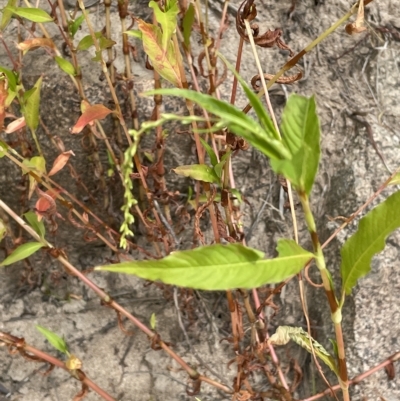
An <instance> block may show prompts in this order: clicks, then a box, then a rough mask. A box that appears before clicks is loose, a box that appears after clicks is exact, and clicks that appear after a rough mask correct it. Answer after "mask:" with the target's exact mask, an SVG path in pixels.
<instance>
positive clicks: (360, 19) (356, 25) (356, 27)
mask: <svg viewBox="0 0 400 401" xmlns="http://www.w3.org/2000/svg"><path fill="white" fill-rule="evenodd" d="M366 29H367V28H366V27H365V26H364V0H360V2H359V5H358V12H357V18H356V20H355V22H353V23H352V24H347V25H346V28H345V30H346V33H348V34H349V35H355V34H357V33H361V32H363V31H365V30H366Z"/></svg>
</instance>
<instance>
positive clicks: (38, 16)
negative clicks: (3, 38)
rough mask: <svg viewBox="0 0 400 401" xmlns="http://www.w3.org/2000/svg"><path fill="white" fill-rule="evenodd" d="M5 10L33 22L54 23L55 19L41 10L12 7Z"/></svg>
mask: <svg viewBox="0 0 400 401" xmlns="http://www.w3.org/2000/svg"><path fill="white" fill-rule="evenodd" d="M4 10H6V11H9V12H11V13H13V14H15V15H18V16H19V17H21V18H25V19H27V20H29V21H32V22H39V23H43V22H53V18H51V17H50V15H49V14H48V13H47V12H46V11H44V10H42V9H40V8H33V7H32V8H26V7H11V6H7V7H6V8H5V9H4Z"/></svg>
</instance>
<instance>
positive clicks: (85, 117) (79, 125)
mask: <svg viewBox="0 0 400 401" xmlns="http://www.w3.org/2000/svg"><path fill="white" fill-rule="evenodd" d="M82 107H83V108H84V109H85V110H84V112H83V114H82V115H81V116H80V117H79V119H78V121H77V122H76V124H75V125H74V127H73V128H72V129H71V134H79V133H80V132H81V131H82V130H83V129H84V128H85V127H86V125H88V124H93V123H94V120H102V119H103V118H105V117H107V116H108V115H109V114H110V113H112V111H111V110H110V109H107V107H105V106H103V105H102V104H94V105H93V106H88V107H86V106H85V107H84V106H83V105H82Z"/></svg>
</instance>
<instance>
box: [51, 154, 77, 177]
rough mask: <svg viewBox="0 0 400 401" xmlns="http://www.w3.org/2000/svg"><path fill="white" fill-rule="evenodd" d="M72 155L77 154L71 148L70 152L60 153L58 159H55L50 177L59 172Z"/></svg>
mask: <svg viewBox="0 0 400 401" xmlns="http://www.w3.org/2000/svg"><path fill="white" fill-rule="evenodd" d="M71 155H72V156H75V153H74V152H73V151H72V150H69V151H68V152H63V153H61V154H60V155H58V156H57V158H56V160H54V163H53V167H52V168H51V170H50V172H49V174H48V176H49V177H50V176H52V175H54V174H56V173H58V172H59V171H60V170H61V169H62V168H63V167H64V166H65V165H66V164H67V162H68V160H69V158H70V157H71Z"/></svg>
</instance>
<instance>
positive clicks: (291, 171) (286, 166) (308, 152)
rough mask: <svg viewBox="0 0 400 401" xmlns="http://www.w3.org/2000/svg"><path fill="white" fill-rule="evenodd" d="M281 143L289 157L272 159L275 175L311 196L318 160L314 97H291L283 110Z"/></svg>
mask: <svg viewBox="0 0 400 401" xmlns="http://www.w3.org/2000/svg"><path fill="white" fill-rule="evenodd" d="M281 130H282V135H283V143H284V144H285V147H286V148H287V149H289V151H290V153H291V155H292V157H291V159H289V160H276V161H275V160H273V161H271V166H272V168H273V169H274V171H275V172H277V173H281V174H282V175H284V176H285V177H286V178H287V179H289V181H291V183H292V184H293V185H294V186H295V187H296V189H297V190H298V191H301V192H305V193H306V194H307V195H309V194H310V192H311V189H312V186H313V183H314V179H315V176H316V174H317V170H318V163H319V157H320V153H321V151H320V146H319V141H320V129H319V121H318V116H317V113H316V104H315V98H314V96H312V97H310V98H306V97H304V96H299V95H295V94H293V95H291V96H290V97H289V100H288V102H287V104H286V107H285V109H284V110H283V115H282V125H281Z"/></svg>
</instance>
